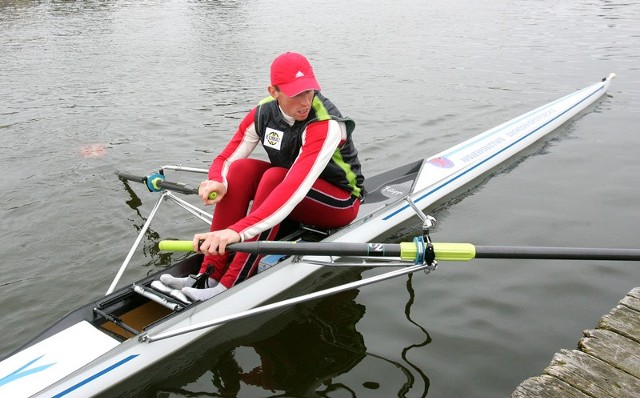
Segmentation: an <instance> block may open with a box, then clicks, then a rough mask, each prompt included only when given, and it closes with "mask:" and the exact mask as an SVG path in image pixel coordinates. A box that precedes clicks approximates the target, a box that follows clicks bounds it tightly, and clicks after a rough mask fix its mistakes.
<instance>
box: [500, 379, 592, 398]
mask: <svg viewBox="0 0 640 398" xmlns="http://www.w3.org/2000/svg"><path fill="white" fill-rule="evenodd" d="M525 397H527V398H556V397H563V398H590V397H589V396H588V395H586V394H584V393H582V392H581V391H580V390H578V389H576V388H574V387H572V386H570V385H569V384H567V383H565V382H563V381H561V380H558V379H557V378H555V377H552V376H549V375H541V376H535V377H530V378H528V379H527V380H525V381H523V382H522V383H521V384H520V385H519V386H518V387H517V388H516V390H515V391H514V392H513V393H512V394H511V398H525Z"/></svg>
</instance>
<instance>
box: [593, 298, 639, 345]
mask: <svg viewBox="0 0 640 398" xmlns="http://www.w3.org/2000/svg"><path fill="white" fill-rule="evenodd" d="M598 328H599V329H606V330H611V331H612V332H616V333H618V334H621V335H623V336H625V337H627V338H629V339H632V340H635V341H636V342H637V343H640V312H639V311H636V310H632V309H631V308H629V307H627V306H625V305H617V306H616V307H615V308H614V309H612V310H611V312H609V313H608V314H607V315H605V316H603V317H602V319H601V320H600V322H599V323H598Z"/></svg>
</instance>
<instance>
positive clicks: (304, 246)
mask: <svg viewBox="0 0 640 398" xmlns="http://www.w3.org/2000/svg"><path fill="white" fill-rule="evenodd" d="M421 245H424V242H422V240H419V239H416V240H414V241H413V242H401V243H351V242H280V241H255V242H243V243H234V244H231V245H229V246H227V248H228V249H229V250H231V251H236V252H246V253H256V254H282V255H310V256H341V257H348V256H355V257H395V258H398V257H399V258H401V259H402V260H410V261H415V260H416V258H418V256H419V253H422V252H424V250H423V249H424V248H423V247H420V246H421ZM159 247H160V250H164V251H193V243H192V242H191V241H181V240H163V241H161V242H160V243H159ZM433 250H434V252H435V256H436V257H435V258H436V260H439V261H469V260H472V259H474V258H513V259H540V260H610V261H640V249H609V248H589V247H536V246H476V245H473V244H471V243H437V242H436V243H433Z"/></svg>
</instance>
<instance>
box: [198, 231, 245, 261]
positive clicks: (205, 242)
mask: <svg viewBox="0 0 640 398" xmlns="http://www.w3.org/2000/svg"><path fill="white" fill-rule="evenodd" d="M236 242H240V234H239V233H237V232H236V231H234V230H232V229H222V230H220V231H213V232H207V233H205V234H195V235H194V236H193V249H194V250H195V251H196V252H197V253H203V254H204V255H205V256H206V255H214V256H215V255H218V254H224V251H225V249H226V248H227V245H228V244H231V243H236Z"/></svg>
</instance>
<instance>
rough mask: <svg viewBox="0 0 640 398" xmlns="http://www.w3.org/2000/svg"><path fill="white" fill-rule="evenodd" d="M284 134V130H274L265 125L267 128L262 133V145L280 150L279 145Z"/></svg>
mask: <svg viewBox="0 0 640 398" xmlns="http://www.w3.org/2000/svg"><path fill="white" fill-rule="evenodd" d="M283 136H284V132H282V131H279V130H274V129H272V128H271V127H267V130H266V131H265V134H264V142H263V145H264V146H266V147H269V148H273V149H277V150H280V145H281V144H282V137H283Z"/></svg>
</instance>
